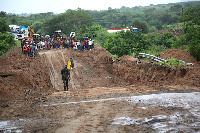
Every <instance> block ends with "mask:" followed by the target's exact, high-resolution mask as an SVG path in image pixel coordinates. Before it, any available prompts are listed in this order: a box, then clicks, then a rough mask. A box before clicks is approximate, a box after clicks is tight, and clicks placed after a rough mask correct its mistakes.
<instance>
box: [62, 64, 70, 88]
mask: <svg viewBox="0 0 200 133" xmlns="http://www.w3.org/2000/svg"><path fill="white" fill-rule="evenodd" d="M61 75H62V80H63V83H64V91H66V87H67V91H68V89H69V87H68V80H70V70H69V69H67V65H65V67H64V68H63V69H62V70H61Z"/></svg>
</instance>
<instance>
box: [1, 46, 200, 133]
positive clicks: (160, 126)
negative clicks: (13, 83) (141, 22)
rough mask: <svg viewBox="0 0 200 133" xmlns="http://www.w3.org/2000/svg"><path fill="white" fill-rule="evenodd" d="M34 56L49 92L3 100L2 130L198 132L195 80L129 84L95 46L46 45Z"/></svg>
mask: <svg viewBox="0 0 200 133" xmlns="http://www.w3.org/2000/svg"><path fill="white" fill-rule="evenodd" d="M70 57H72V58H73V60H74V64H75V67H74V69H72V70H71V71H70V73H71V80H70V82H69V91H63V83H62V80H61V74H60V71H61V69H62V68H63V67H64V65H65V64H66V62H67V61H68V60H69V59H70ZM38 58H39V60H41V61H42V62H43V63H44V64H45V65H46V66H45V70H46V71H48V74H49V75H50V82H51V84H52V88H53V89H52V90H53V91H52V93H50V94H48V95H42V98H41V99H40V100H37V101H32V100H27V101H25V100H24V99H22V100H20V102H19V101H18V102H16V104H13V103H12V104H9V105H8V106H6V102H4V105H3V106H1V108H0V111H1V117H0V132H36V133H40V132H52V133H53V132H56V133H76V132H95V133H96V132H111V133H116V132H188V133H189V132H200V87H199V86H198V84H197V85H194V86H192V85H188V86H187V85H181V84H171V83H170V84H167V83H163V81H162V85H160V84H161V83H160V84H159V83H158V84H157V85H156V86H155V85H151V84H144V83H140V84H139V83H138V84H136V83H135V84H133V83H131V82H129V81H127V79H128V78H129V77H126V78H121V77H120V76H116V75H122V74H119V73H118V74H116V75H114V74H113V72H114V73H116V72H117V71H116V69H115V68H113V59H112V57H111V55H110V53H108V52H107V51H106V50H105V49H103V48H101V47H98V46H96V48H94V49H93V50H90V51H84V52H79V51H74V50H71V49H54V50H44V51H40V52H39V56H38ZM127 64H128V63H127ZM127 64H125V65H127ZM119 66H120V67H123V65H118V67H119ZM120 69H123V68H120ZM154 71H155V70H154ZM123 72H125V71H124V69H123ZM126 75H129V74H126ZM119 77H120V78H119ZM196 78H197V77H196ZM191 82H192V81H191ZM49 88H50V87H49ZM49 91H50V90H49Z"/></svg>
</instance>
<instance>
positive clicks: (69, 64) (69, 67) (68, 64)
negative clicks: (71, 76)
mask: <svg viewBox="0 0 200 133" xmlns="http://www.w3.org/2000/svg"><path fill="white" fill-rule="evenodd" d="M67 69H69V70H70V69H71V61H70V60H69V61H68V62H67Z"/></svg>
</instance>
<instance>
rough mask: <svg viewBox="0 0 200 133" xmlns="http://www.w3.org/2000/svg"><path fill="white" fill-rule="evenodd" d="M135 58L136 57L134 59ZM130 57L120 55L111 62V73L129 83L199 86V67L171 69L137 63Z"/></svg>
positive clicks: (159, 85)
mask: <svg viewBox="0 0 200 133" xmlns="http://www.w3.org/2000/svg"><path fill="white" fill-rule="evenodd" d="M135 60H137V59H135ZM135 60H134V59H133V58H132V57H129V56H122V57H121V58H119V59H118V61H116V62H115V63H114V64H113V74H114V75H116V76H118V77H120V78H122V79H124V80H126V81H127V82H130V84H137V85H147V86H154V87H155V86H158V87H159V88H160V87H161V86H165V85H186V86H194V87H200V67H199V66H189V67H183V66H182V67H177V68H174V69H173V70H172V69H170V68H168V67H165V66H161V65H158V64H151V63H147V62H143V63H140V64H137V63H136V62H135Z"/></svg>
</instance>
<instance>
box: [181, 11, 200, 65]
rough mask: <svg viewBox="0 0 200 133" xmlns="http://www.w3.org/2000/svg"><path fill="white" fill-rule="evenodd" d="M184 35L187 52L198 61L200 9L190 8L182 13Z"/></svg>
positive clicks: (199, 59) (199, 58) (199, 51)
mask: <svg viewBox="0 0 200 133" xmlns="http://www.w3.org/2000/svg"><path fill="white" fill-rule="evenodd" d="M182 18H183V20H184V35H185V39H186V43H187V44H188V45H189V52H190V54H191V55H192V56H194V57H195V58H196V60H198V61H200V8H199V7H197V8H191V9H188V10H186V11H184V13H183V16H182Z"/></svg>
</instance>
